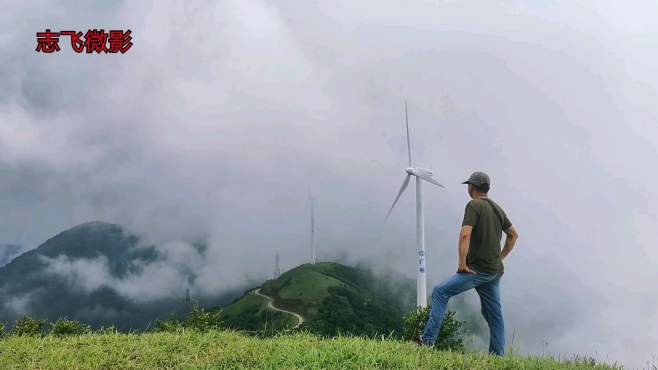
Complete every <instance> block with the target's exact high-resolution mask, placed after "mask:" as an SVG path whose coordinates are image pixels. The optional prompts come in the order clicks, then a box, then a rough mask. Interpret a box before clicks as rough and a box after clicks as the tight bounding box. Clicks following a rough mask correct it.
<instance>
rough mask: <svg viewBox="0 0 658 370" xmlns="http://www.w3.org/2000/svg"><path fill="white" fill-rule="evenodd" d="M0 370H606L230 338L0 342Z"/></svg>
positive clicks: (396, 348)
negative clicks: (371, 369)
mask: <svg viewBox="0 0 658 370" xmlns="http://www.w3.org/2000/svg"><path fill="white" fill-rule="evenodd" d="M0 368H1V369H238V368H239V369H244V368H258V369H320V368H328V369H364V368H365V369H368V368H381V369H430V368H431V369H611V368H612V367H608V366H603V365H596V366H595V365H591V364H587V363H584V362H577V363H564V362H557V361H555V360H552V359H539V358H524V357H517V356H513V357H505V358H498V357H494V356H489V355H485V354H467V355H462V354H458V353H452V352H440V351H435V350H431V349H428V348H417V347H416V346H415V345H414V344H411V343H407V342H400V341H393V340H369V339H362V338H345V337H344V338H337V339H321V338H319V337H316V336H312V335H308V334H296V335H291V336H281V337H276V338H256V337H252V336H246V335H243V334H239V333H236V332H230V331H210V332H207V333H198V332H192V331H186V332H185V331H183V332H179V333H148V334H88V335H82V336H72V337H64V338H58V337H55V336H51V335H48V336H44V337H14V336H11V337H8V338H5V339H2V340H0Z"/></svg>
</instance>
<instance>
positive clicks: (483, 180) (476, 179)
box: [462, 171, 491, 186]
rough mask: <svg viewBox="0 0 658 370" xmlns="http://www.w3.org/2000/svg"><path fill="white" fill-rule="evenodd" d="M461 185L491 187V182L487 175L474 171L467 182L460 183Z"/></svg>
mask: <svg viewBox="0 0 658 370" xmlns="http://www.w3.org/2000/svg"><path fill="white" fill-rule="evenodd" d="M462 184H471V185H476V186H479V185H484V184H487V185H491V181H490V180H489V175H487V174H486V173H484V172H480V171H476V172H473V173H472V174H471V176H470V177H469V178H468V180H466V181H464V182H462Z"/></svg>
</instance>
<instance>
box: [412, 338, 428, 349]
mask: <svg viewBox="0 0 658 370" xmlns="http://www.w3.org/2000/svg"><path fill="white" fill-rule="evenodd" d="M413 342H414V343H416V345H417V346H418V347H432V345H431V344H429V343H425V342H423V340H422V339H420V337H415V338H414V339H413Z"/></svg>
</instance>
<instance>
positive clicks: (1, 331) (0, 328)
mask: <svg viewBox="0 0 658 370" xmlns="http://www.w3.org/2000/svg"><path fill="white" fill-rule="evenodd" d="M5 334H7V329H6V327H5V323H4V322H0V338H2V337H4V336H5Z"/></svg>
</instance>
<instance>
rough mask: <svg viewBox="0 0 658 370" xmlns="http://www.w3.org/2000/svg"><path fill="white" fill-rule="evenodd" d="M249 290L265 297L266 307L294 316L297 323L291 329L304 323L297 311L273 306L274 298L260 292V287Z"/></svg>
mask: <svg viewBox="0 0 658 370" xmlns="http://www.w3.org/2000/svg"><path fill="white" fill-rule="evenodd" d="M251 292H252V293H253V294H255V295H257V296H260V297H263V298H265V299H266V300H267V307H269V308H271V309H272V310H274V311H281V312H285V313H287V314H289V315H293V316H295V318H296V319H297V325H295V326H294V327H293V329H297V328H298V327H299V326H300V325H302V324H303V323H304V318H303V317H302V315H300V314H298V313H295V312H292V311H288V310H284V309H282V308H278V307H275V306H274V299H273V298H272V297H270V296H266V295H265V294H263V293H261V292H260V288H258V289H255V290H252V291H251Z"/></svg>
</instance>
